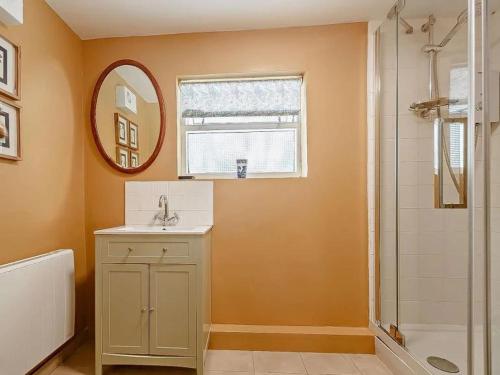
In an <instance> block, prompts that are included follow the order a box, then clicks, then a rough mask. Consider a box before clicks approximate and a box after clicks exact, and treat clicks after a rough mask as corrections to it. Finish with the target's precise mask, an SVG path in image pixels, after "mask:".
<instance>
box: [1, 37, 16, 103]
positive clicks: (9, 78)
mask: <svg viewBox="0 0 500 375" xmlns="http://www.w3.org/2000/svg"><path fill="white" fill-rule="evenodd" d="M20 59H21V54H20V49H19V47H18V46H17V45H15V44H14V43H12V42H11V41H10V40H8V39H7V38H5V37H3V36H1V35H0V93H2V94H4V95H6V96H8V97H9V98H11V99H14V100H19V90H20V88H19V86H20V83H19V81H20V79H19V76H20V70H19V64H20Z"/></svg>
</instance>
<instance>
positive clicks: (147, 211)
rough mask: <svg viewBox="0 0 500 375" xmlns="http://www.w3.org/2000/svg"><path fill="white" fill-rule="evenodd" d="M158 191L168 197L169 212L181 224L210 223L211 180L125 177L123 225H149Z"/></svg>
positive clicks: (211, 221)
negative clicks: (153, 179) (147, 179)
mask: <svg viewBox="0 0 500 375" xmlns="http://www.w3.org/2000/svg"><path fill="white" fill-rule="evenodd" d="M161 195H166V196H167V197H168V203H169V213H170V214H171V215H173V212H174V211H175V212H176V213H177V214H178V215H179V223H178V224H177V225H182V226H196V225H213V221H214V219H213V182H212V181H128V182H126V183H125V225H153V224H158V225H159V224H160V223H159V222H158V221H156V222H155V219H154V218H155V215H156V214H157V213H159V212H163V208H160V207H159V206H158V204H159V199H160V196H161Z"/></svg>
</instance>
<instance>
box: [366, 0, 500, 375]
mask: <svg viewBox="0 0 500 375" xmlns="http://www.w3.org/2000/svg"><path fill="white" fill-rule="evenodd" d="M499 12H500V0H479V1H477V0H445V1H440V0H434V1H430V0H406V1H404V0H400V1H398V2H396V3H395V4H394V6H393V7H392V8H391V9H389V10H388V13H387V17H386V19H385V20H384V21H383V22H382V23H381V24H380V25H378V27H377V28H376V30H375V31H374V34H373V39H372V40H373V48H372V50H373V64H372V65H373V78H374V79H373V86H372V88H371V90H372V91H371V94H372V95H373V104H374V106H373V109H372V112H371V115H372V117H373V133H374V134H373V150H371V149H370V148H369V152H372V155H373V158H372V159H369V163H370V162H371V164H372V167H373V168H372V170H373V176H372V178H369V183H371V184H372V189H371V190H370V189H369V191H371V192H372V198H373V204H372V206H373V210H372V211H373V214H372V220H371V222H372V226H373V228H372V229H373V230H372V232H371V233H372V243H373V252H374V257H373V260H374V261H373V271H374V277H373V289H372V290H373V293H374V295H373V298H372V313H373V314H372V321H373V322H374V324H375V325H376V327H377V332H378V336H379V337H380V338H381V340H382V341H384V342H386V343H388V344H390V345H392V346H393V347H394V345H396V346H397V348H401V349H402V350H403V352H404V353H405V356H406V358H408V359H409V360H411V361H414V366H415V367H414V370H415V371H420V372H421V373H422V374H426V373H431V374H443V373H459V374H467V375H472V374H474V375H483V374H484V375H500V130H499V129H497V128H498V127H499V126H498V124H499V110H500V73H499V72H500V13H499ZM369 92H370V89H369ZM369 123H370V122H369ZM369 144H370V143H369Z"/></svg>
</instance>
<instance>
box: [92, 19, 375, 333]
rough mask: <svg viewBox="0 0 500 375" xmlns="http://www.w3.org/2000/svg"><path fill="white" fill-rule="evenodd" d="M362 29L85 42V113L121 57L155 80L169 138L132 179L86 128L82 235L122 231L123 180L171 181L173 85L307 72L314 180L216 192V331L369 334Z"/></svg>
mask: <svg viewBox="0 0 500 375" xmlns="http://www.w3.org/2000/svg"><path fill="white" fill-rule="evenodd" d="M366 35H367V26H366V24H365V23H357V24H356V23H355V24H341V25H330V26H320V27H305V28H290V29H277V30H263V31H244V32H224V33H205V34H182V35H170V36H153V37H134V38H114V39H101V40H93V41H85V42H84V72H85V99H86V107H85V108H86V114H88V113H89V110H90V100H91V95H92V89H93V86H94V84H95V82H96V80H97V78H98V76H99V74H100V72H101V71H102V70H103V69H104V68H105V67H106V66H107V65H108V64H110V63H112V62H113V61H115V60H118V59H123V58H131V59H136V60H138V61H140V62H142V63H143V64H145V65H146V66H147V67H148V68H149V69H150V70H151V71H152V72H153V74H154V75H155V76H156V78H157V80H158V82H159V84H160V86H161V89H162V91H163V94H164V96H165V99H166V108H167V132H166V140H165V144H164V145H163V148H162V151H161V153H160V155H159V157H158V159H157V160H156V162H155V163H154V164H153V165H152V166H151V167H150V168H149V169H148V170H147V171H145V172H143V173H141V174H138V175H135V176H126V175H124V174H120V173H117V172H115V171H113V170H112V169H111V168H110V167H108V166H107V164H106V163H105V162H104V161H103V159H102V158H101V157H100V155H99V154H98V151H97V148H96V146H95V145H94V142H93V140H92V137H91V133H90V124H89V121H88V116H87V122H86V143H85V174H86V180H85V183H86V232H87V243H88V246H87V255H88V259H87V260H88V267H89V271H92V269H93V261H94V254H93V251H94V246H93V235H92V232H93V230H95V229H96V228H103V227H109V226H114V225H120V224H122V223H123V217H124V202H123V201H124V181H126V180H173V179H176V178H177V170H176V155H177V151H176V96H175V95H176V77H177V76H181V75H204V74H225V73H242V74H259V73H266V74H268V73H282V72H288V73H296V72H304V73H305V74H306V79H307V114H308V124H307V125H308V148H309V152H308V159H309V176H308V177H307V178H304V179H255V180H246V181H237V180H218V181H215V197H214V199H215V208H214V209H215V228H214V235H213V249H214V250H213V281H212V283H213V284H212V285H213V320H214V322H216V323H235V324H265V325H335V326H366V325H367V324H368V275H367V273H368V265H367V252H366V248H367V230H366V228H367V223H366V209H367V207H366V191H365V186H366V181H365V175H366V165H365V164H366V163H365V159H366V158H365V156H366V154H365V149H366V147H365V146H366V144H365V138H366V137H365V113H366V111H365V106H366V103H365V94H366V87H365V85H366V38H367V36H366Z"/></svg>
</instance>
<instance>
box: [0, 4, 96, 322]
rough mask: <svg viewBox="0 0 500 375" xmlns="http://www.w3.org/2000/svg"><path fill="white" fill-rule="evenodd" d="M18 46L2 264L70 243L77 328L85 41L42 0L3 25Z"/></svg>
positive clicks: (0, 216)
mask: <svg viewBox="0 0 500 375" xmlns="http://www.w3.org/2000/svg"><path fill="white" fill-rule="evenodd" d="M0 34H2V35H4V36H6V37H7V38H9V39H10V40H12V41H13V42H15V43H16V44H18V45H20V46H21V52H22V63H21V98H22V100H21V101H20V104H21V105H22V107H23V108H22V114H21V129H22V130H21V134H22V137H21V142H22V150H23V160H22V161H19V162H13V161H7V160H4V159H0V192H1V193H0V197H1V204H0V238H1V240H0V264H3V263H7V262H12V261H15V260H19V259H23V258H27V257H31V256H34V255H38V254H42V253H45V252H48V251H52V250H55V249H58V248H71V249H73V250H74V251H75V264H76V284H77V305H76V307H77V329H80V328H82V327H83V326H84V325H85V319H86V315H87V306H88V303H87V301H88V293H87V292H86V290H87V288H88V285H86V281H87V279H88V277H87V268H86V263H85V240H84V239H85V236H84V219H85V217H84V190H83V189H84V181H83V178H84V175H83V172H84V169H83V141H82V138H83V137H84V131H83V128H84V126H83V111H82V88H83V86H82V77H83V63H82V56H83V43H82V41H81V40H80V39H79V38H78V37H77V36H76V35H75V34H74V33H73V32H72V31H71V30H70V29H69V28H68V27H67V26H66V25H65V24H64V23H63V22H62V21H61V19H60V18H59V17H58V16H57V15H56V14H55V13H54V12H53V11H52V10H51V9H50V8H49V7H48V6H47V5H46V4H45V1H40V0H25V1H24V24H23V25H22V26H11V27H8V28H7V27H4V26H0Z"/></svg>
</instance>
